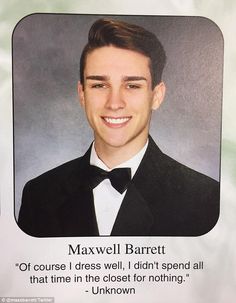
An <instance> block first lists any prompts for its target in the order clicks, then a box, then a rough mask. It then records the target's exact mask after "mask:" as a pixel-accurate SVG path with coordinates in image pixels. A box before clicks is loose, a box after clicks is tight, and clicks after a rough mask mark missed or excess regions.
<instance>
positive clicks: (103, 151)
mask: <svg viewBox="0 0 236 303" xmlns="http://www.w3.org/2000/svg"><path fill="white" fill-rule="evenodd" d="M146 142H147V138H146V140H144V141H143V142H140V144H138V145H135V146H134V144H132V142H130V143H128V144H126V145H124V146H118V147H116V146H110V145H106V144H99V143H98V142H96V140H95V145H94V147H95V150H96V153H97V155H98V157H99V159H101V160H102V162H103V163H105V165H106V166H107V167H108V168H110V169H112V168H113V167H115V166H117V165H119V164H121V163H123V162H125V161H127V160H129V159H131V158H132V157H134V156H135V155H136V154H137V153H138V152H139V151H140V150H141V149H142V148H143V147H144V145H145V144H146Z"/></svg>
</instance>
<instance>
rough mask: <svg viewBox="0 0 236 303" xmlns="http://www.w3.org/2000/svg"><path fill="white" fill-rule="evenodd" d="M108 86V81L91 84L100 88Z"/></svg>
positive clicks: (92, 86)
mask: <svg viewBox="0 0 236 303" xmlns="http://www.w3.org/2000/svg"><path fill="white" fill-rule="evenodd" d="M107 87H108V85H107V84H106V83H100V82H99V83H93V84H91V88H97V89H99V88H107Z"/></svg>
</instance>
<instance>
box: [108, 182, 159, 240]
mask: <svg viewBox="0 0 236 303" xmlns="http://www.w3.org/2000/svg"><path fill="white" fill-rule="evenodd" d="M152 223H153V217H152V214H151V212H150V209H149V207H148V204H147V201H146V200H145V199H144V198H143V197H142V195H141V194H140V192H139V191H138V190H137V188H136V187H135V185H134V184H130V186H129V189H128V190H127V193H126V195H125V198H124V200H123V202H122V205H121V208H120V210H119V212H118V215H117V218H116V221H115V224H114V226H113V229H112V233H111V236H142V235H146V234H148V232H149V230H150V228H151V226H152Z"/></svg>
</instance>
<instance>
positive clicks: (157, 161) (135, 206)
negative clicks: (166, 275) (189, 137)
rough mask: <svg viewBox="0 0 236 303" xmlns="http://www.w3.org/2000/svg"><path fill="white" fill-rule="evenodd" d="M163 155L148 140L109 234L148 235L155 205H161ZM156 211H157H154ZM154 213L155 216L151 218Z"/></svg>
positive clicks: (150, 231)
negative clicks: (145, 149)
mask: <svg viewBox="0 0 236 303" xmlns="http://www.w3.org/2000/svg"><path fill="white" fill-rule="evenodd" d="M161 158H162V152H161V151H160V150H159V148H158V147H157V146H156V144H155V143H154V141H153V140H152V138H151V137H149V144H148V148H147V151H146V153H145V155H144V157H143V159H142V161H141V163H140V165H139V168H138V170H137V172H136V174H135V176H134V177H133V179H132V181H131V184H130V185H129V187H128V190H127V193H126V195H125V198H124V200H123V202H122V205H121V208H120V210H119V213H118V216H117V218H116V221H115V224H114V227H113V230H112V234H111V235H134V236H135V235H139V236H142V235H151V234H152V227H153V225H154V224H155V225H156V224H157V222H154V217H155V218H156V217H157V213H156V212H157V211H156V208H154V207H153V197H155V205H158V204H159V206H160V207H162V206H161V204H162V199H161V197H162V196H163V192H162V188H163V187H162V185H161V182H163V180H162V173H163V169H162V168H161V161H162V159H161ZM157 209H158V208H157ZM154 211H155V216H154Z"/></svg>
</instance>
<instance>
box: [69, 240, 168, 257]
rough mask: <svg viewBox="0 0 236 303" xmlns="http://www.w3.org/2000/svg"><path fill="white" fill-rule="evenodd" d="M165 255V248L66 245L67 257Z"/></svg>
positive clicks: (129, 245) (118, 245)
mask: <svg viewBox="0 0 236 303" xmlns="http://www.w3.org/2000/svg"><path fill="white" fill-rule="evenodd" d="M121 253H124V254H125V255H132V254H138V255H165V254H166V248H165V246H164V245H163V246H161V245H159V246H134V245H133V244H124V245H122V246H121V244H119V243H117V244H112V245H111V246H82V245H81V244H77V245H76V246H73V245H72V244H69V245H68V255H103V254H107V255H120V254H121Z"/></svg>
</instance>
